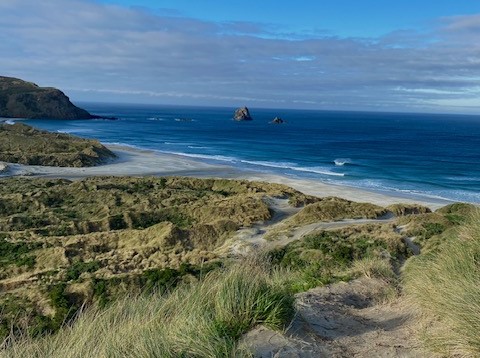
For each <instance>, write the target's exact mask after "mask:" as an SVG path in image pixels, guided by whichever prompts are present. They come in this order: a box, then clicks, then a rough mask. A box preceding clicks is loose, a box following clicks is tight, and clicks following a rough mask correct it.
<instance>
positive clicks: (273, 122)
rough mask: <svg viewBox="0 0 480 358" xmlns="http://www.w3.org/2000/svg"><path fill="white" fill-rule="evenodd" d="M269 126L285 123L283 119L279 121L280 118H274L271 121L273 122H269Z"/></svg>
mask: <svg viewBox="0 0 480 358" xmlns="http://www.w3.org/2000/svg"><path fill="white" fill-rule="evenodd" d="M270 123H271V124H282V123H285V121H284V120H283V119H281V118H280V117H275V118H274V119H273V121H271V122H270Z"/></svg>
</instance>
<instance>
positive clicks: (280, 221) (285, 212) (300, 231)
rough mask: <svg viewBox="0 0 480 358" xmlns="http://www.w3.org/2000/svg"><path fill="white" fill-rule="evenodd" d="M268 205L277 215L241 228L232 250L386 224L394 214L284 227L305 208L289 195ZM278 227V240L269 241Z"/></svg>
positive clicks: (272, 244) (235, 251)
mask: <svg viewBox="0 0 480 358" xmlns="http://www.w3.org/2000/svg"><path fill="white" fill-rule="evenodd" d="M268 205H269V208H270V209H271V210H272V211H273V212H274V215H273V217H272V218H271V219H270V220H269V221H267V222H264V223H259V224H255V225H253V226H252V227H249V228H245V229H240V230H238V231H237V233H236V235H235V236H234V237H233V238H232V241H231V243H229V246H230V247H231V253H232V254H234V255H238V254H243V253H246V252H248V251H249V250H251V248H252V247H253V248H258V247H264V248H273V247H278V246H285V245H287V244H289V243H290V242H292V241H295V240H299V239H300V238H301V237H303V236H305V235H307V234H309V233H311V232H314V231H317V230H331V229H341V228H344V227H347V226H351V225H362V224H368V223H377V224H378V223H382V224H383V223H388V222H391V221H392V220H393V219H392V218H391V217H390V216H386V217H384V218H380V219H344V220H340V221H333V222H317V223H313V224H308V225H303V226H299V227H295V228H288V229H285V230H282V229H283V228H284V226H285V223H284V221H285V220H286V219H288V218H290V217H291V216H293V215H294V214H296V213H298V212H299V211H300V210H301V208H295V207H292V206H290V204H289V203H288V199H278V198H269V199H268ZM275 231H278V234H277V235H276V238H275V240H271V241H269V240H266V239H265V237H266V236H267V235H268V234H269V233H271V232H275ZM232 242H233V244H232Z"/></svg>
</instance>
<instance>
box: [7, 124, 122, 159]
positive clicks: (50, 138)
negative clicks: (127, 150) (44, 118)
mask: <svg viewBox="0 0 480 358" xmlns="http://www.w3.org/2000/svg"><path fill="white" fill-rule="evenodd" d="M114 157H115V154H113V153H112V152H111V151H110V150H109V149H107V148H106V147H104V146H103V145H102V144H100V142H98V141H97V140H91V139H83V138H78V137H74V136H71V135H68V134H61V133H49V132H46V131H41V130H38V129H35V128H32V127H30V126H27V125H25V124H21V123H15V124H14V125H8V124H0V161H5V162H10V163H20V164H28V165H50V166H58V167H88V166H94V165H97V164H100V163H102V162H104V161H105V160H107V159H109V158H114Z"/></svg>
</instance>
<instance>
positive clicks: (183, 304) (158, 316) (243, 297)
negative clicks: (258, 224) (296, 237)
mask: <svg viewBox="0 0 480 358" xmlns="http://www.w3.org/2000/svg"><path fill="white" fill-rule="evenodd" d="M279 277H280V276H279V275H278V274H275V272H272V271H271V269H270V268H268V267H266V266H264V265H262V264H260V263H259V262H240V263H237V264H235V265H233V266H232V267H230V268H228V269H226V270H222V271H216V272H214V273H212V274H210V275H208V276H207V277H206V278H205V279H203V280H202V281H199V282H196V283H193V284H190V285H184V286H181V287H179V288H178V289H177V290H175V291H174V292H173V293H171V294H169V295H166V296H160V295H153V296H148V297H143V296H140V297H136V298H125V299H123V300H120V301H119V302H117V303H115V304H113V305H112V306H110V307H109V308H107V309H106V310H104V311H97V310H90V311H88V312H87V313H85V314H83V315H82V316H81V317H80V318H79V319H78V320H77V321H76V323H75V324H74V325H73V326H72V327H71V328H64V329H63V330H62V331H61V332H59V334H57V335H55V336H49V337H45V338H43V339H39V340H36V341H35V342H28V341H27V342H22V341H20V342H18V343H16V344H14V345H13V347H12V348H11V349H8V350H6V351H4V352H3V354H2V353H0V356H3V357H12V358H13V357H32V358H34V357H38V358H40V357H52V358H55V357H58V358H60V357H62V358H68V357H72V358H73V357H230V356H234V355H235V356H237V357H240V356H243V355H245V356H247V354H246V352H242V351H241V349H239V348H238V347H237V340H238V338H239V337H240V336H241V335H242V334H244V333H246V332H247V331H248V330H250V329H251V328H253V327H254V326H255V325H257V324H264V325H266V326H269V327H271V328H276V329H278V328H281V327H283V326H284V325H285V324H286V323H287V322H288V321H289V319H290V318H291V316H292V313H293V296H292V295H291V293H289V292H288V290H286V289H285V286H284V285H283V282H282V281H283V280H282V279H280V278H279ZM283 277H285V276H283Z"/></svg>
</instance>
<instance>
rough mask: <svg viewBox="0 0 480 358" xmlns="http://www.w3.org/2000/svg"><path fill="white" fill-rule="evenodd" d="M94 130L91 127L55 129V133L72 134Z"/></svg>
mask: <svg viewBox="0 0 480 358" xmlns="http://www.w3.org/2000/svg"><path fill="white" fill-rule="evenodd" d="M92 132H95V131H94V130H93V129H87V128H85V129H57V133H63V134H74V133H92Z"/></svg>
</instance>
